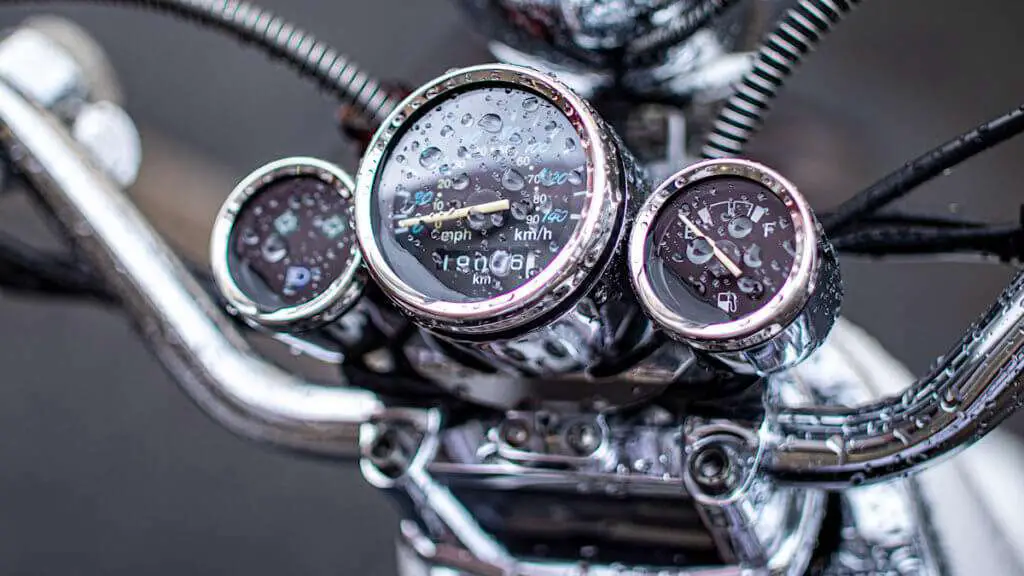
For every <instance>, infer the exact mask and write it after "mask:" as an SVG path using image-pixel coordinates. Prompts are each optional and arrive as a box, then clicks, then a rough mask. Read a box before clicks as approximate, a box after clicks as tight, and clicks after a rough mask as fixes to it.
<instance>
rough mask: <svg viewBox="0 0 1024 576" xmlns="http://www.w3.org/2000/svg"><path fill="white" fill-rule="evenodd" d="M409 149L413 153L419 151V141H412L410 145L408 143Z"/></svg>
mask: <svg viewBox="0 0 1024 576" xmlns="http://www.w3.org/2000/svg"><path fill="white" fill-rule="evenodd" d="M409 149H410V150H412V151H413V152H415V151H417V150H419V149H420V141H419V140H413V141H412V142H411V143H409Z"/></svg>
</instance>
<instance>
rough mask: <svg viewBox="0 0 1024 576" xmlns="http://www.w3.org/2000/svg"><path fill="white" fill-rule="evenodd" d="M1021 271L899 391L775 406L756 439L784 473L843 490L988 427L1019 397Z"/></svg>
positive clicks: (901, 470) (917, 463)
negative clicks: (864, 400) (867, 398)
mask: <svg viewBox="0 0 1024 576" xmlns="http://www.w3.org/2000/svg"><path fill="white" fill-rule="evenodd" d="M1022 375H1024V273H1018V275H1017V276H1016V278H1015V279H1014V280H1013V282H1011V284H1010V286H1008V287H1007V288H1006V290H1005V291H1004V292H1003V293H1002V294H1001V295H1000V297H999V299H998V300H997V302H996V303H995V305H994V306H993V307H992V308H991V309H990V310H989V312H988V313H987V314H985V315H984V316H983V317H982V318H981V319H980V320H979V321H978V322H977V323H975V324H974V325H973V326H972V327H971V328H970V329H969V330H968V331H967V333H966V334H965V335H964V337H963V339H962V340H961V341H960V342H959V343H958V344H957V345H956V346H954V347H953V349H952V350H951V351H950V352H949V354H947V355H946V356H943V357H941V358H940V359H939V361H938V362H936V364H935V367H934V368H932V370H931V372H930V373H929V374H928V375H927V376H925V377H923V378H921V379H919V380H918V381H917V382H915V383H914V384H913V385H912V386H910V387H909V388H907V389H906V390H905V391H904V392H903V393H902V394H898V395H894V396H890V397H888V398H884V399H882V400H877V401H874V402H871V403H868V404H865V405H862V406H859V407H851V408H829V407H823V406H808V407H796V408H778V409H777V412H776V413H775V414H770V415H769V420H770V422H771V426H770V427H769V428H768V429H767V433H766V434H765V435H764V437H763V439H762V441H763V442H764V443H765V444H766V448H767V450H768V451H769V455H768V461H767V466H768V469H769V470H770V471H771V472H772V473H773V474H774V475H776V476H778V477H779V478H780V479H783V480H785V481H789V482H799V483H810V484H814V485H817V486H828V487H831V488H836V489H841V488H846V487H849V486H850V485H857V484H862V483H865V482H877V481H881V480H885V479H889V478H892V477H895V476H899V475H903V474H907V473H909V472H913V471H916V470H919V469H921V468H923V467H924V466H926V465H929V464H932V463H934V462H935V461H937V460H939V459H942V458H945V457H948V456H950V455H952V454H954V453H956V452H957V451H958V450H960V449H962V448H964V447H966V446H968V445H970V444H971V443H973V442H975V441H977V440H979V439H980V438H982V437H983V436H984V435H985V434H987V433H988V432H991V431H992V430H993V429H994V428H995V427H996V426H997V425H998V424H999V423H1000V422H1001V421H1002V420H1003V419H1004V418H1006V417H1007V416H1009V415H1010V414H1012V413H1013V412H1014V411H1016V410H1017V409H1018V408H1019V407H1020V405H1021V402H1022V398H1024V395H1022V385H1024V378H1022Z"/></svg>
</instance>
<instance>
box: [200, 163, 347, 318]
mask: <svg viewBox="0 0 1024 576" xmlns="http://www.w3.org/2000/svg"><path fill="white" fill-rule="evenodd" d="M302 175H307V176H313V177H315V178H319V179H320V180H322V181H323V182H325V183H326V184H327V185H328V186H330V187H331V188H332V189H334V190H336V191H337V192H338V193H339V194H340V195H341V197H342V198H344V199H345V200H350V199H351V197H352V191H353V190H354V189H355V182H353V181H352V177H351V176H349V175H348V173H346V172H345V171H344V170H342V169H341V168H339V167H338V166H335V165H334V164H332V163H330V162H326V161H324V160H320V159H317V158H309V157H304V156H301V157H300V156H296V157H291V158H282V159H280V160H275V161H273V162H270V163H268V164H264V165H263V166H261V167H259V168H257V169H256V170H254V171H253V172H252V173H250V174H249V175H248V176H246V177H245V178H243V179H242V181H241V182H239V183H238V185H237V186H235V189H234V190H232V191H231V194H229V195H228V197H227V199H226V200H224V204H223V205H222V206H221V208H220V212H218V214H217V219H216V220H215V221H214V224H213V232H212V234H211V237H210V268H211V270H212V272H213V279H214V281H215V282H216V283H217V288H218V289H219V290H220V292H221V294H222V295H223V296H224V298H225V299H226V300H227V302H228V304H229V305H230V306H231V307H232V308H233V309H234V310H235V311H237V313H238V314H239V315H240V316H242V318H244V319H245V320H246V321H248V322H251V323H254V324H256V325H260V326H265V327H274V328H280V329H283V330H287V331H298V330H304V329H308V328H312V327H316V326H321V325H324V324H327V323H329V322H332V321H334V320H337V319H338V318H339V317H340V316H341V315H342V314H344V313H345V312H347V311H348V310H350V309H351V308H352V306H354V305H355V303H356V301H357V300H359V297H360V296H362V294H363V288H364V286H365V285H366V274H365V271H364V270H363V258H362V255H361V254H360V252H359V248H358V247H357V246H353V247H352V255H351V260H350V261H349V262H348V264H347V265H346V267H345V269H344V270H343V271H342V272H341V274H339V275H338V278H337V279H335V280H334V282H331V284H330V286H328V287H327V288H326V289H325V290H324V291H323V293H321V294H319V295H318V296H316V297H315V298H313V299H311V300H310V301H308V302H303V303H302V304H298V305H295V306H288V307H284V308H279V309H277V310H272V311H269V312H268V311H263V310H260V309H259V306H258V305H257V304H256V303H255V302H253V301H252V299H250V298H249V296H248V295H247V294H246V293H245V291H243V290H242V289H241V288H239V286H238V284H237V283H236V282H235V278H234V276H233V275H232V274H231V270H229V265H230V264H229V258H228V250H229V248H230V243H231V230H232V227H233V226H234V223H235V218H236V217H237V216H238V213H239V211H240V210H241V209H242V207H243V206H244V205H245V203H246V202H247V201H248V200H249V198H251V197H252V195H253V194H255V193H257V192H259V191H260V190H261V189H263V188H264V187H265V186H267V185H269V184H271V183H272V182H274V181H275V180H278V179H280V178H288V177H293V176H302ZM353 210H354V208H353V206H352V204H351V202H350V203H349V205H348V211H349V222H352V221H353V220H352V212H353Z"/></svg>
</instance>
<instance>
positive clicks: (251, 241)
mask: <svg viewBox="0 0 1024 576" xmlns="http://www.w3.org/2000/svg"><path fill="white" fill-rule="evenodd" d="M242 243H243V244H245V245H246V246H255V245H257V244H259V243H260V235H259V234H258V233H257V232H256V231H255V230H253V229H252V228H246V229H244V230H242Z"/></svg>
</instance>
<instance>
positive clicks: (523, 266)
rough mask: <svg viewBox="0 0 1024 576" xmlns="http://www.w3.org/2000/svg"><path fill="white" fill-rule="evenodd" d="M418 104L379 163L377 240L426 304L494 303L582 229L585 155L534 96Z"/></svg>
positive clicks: (478, 93)
mask: <svg viewBox="0 0 1024 576" xmlns="http://www.w3.org/2000/svg"><path fill="white" fill-rule="evenodd" d="M428 106H429V107H430V108H429V110H427V111H426V112H425V113H423V114H421V115H420V116H418V117H414V118H413V119H411V120H409V121H408V122H409V123H410V124H411V125H410V126H408V128H407V129H405V130H404V131H403V132H401V133H400V134H399V136H397V137H396V139H395V140H394V141H393V143H392V146H391V149H390V151H389V152H388V153H387V154H386V155H385V157H384V159H383V166H382V168H381V169H380V171H379V176H378V178H377V181H376V182H375V187H374V199H373V208H372V218H373V221H374V235H375V237H376V241H377V242H378V245H379V248H380V251H381V253H382V255H383V257H384V259H385V260H386V262H387V264H388V265H389V266H390V267H391V269H392V270H393V271H394V272H395V273H396V274H397V275H398V276H399V277H400V278H401V279H402V280H403V281H404V282H405V283H406V284H408V285H409V286H410V287H411V288H413V289H414V290H416V291H417V292H419V293H420V294H422V295H423V296H424V297H426V298H429V299H436V300H443V301H448V302H477V301H482V300H488V299H491V298H495V297H497V296H500V295H502V294H504V293H506V292H509V291H511V290H514V289H516V288H518V287H520V286H522V285H523V284H525V283H526V282H527V281H528V280H529V279H531V278H532V277H534V276H535V275H537V274H538V273H539V272H540V271H541V270H543V269H544V268H545V267H546V266H548V265H549V264H550V263H551V261H552V260H553V259H554V258H555V257H556V256H557V255H558V253H559V252H561V251H562V249H563V248H564V247H565V245H566V243H567V242H568V241H569V239H570V237H571V236H572V234H573V232H574V231H575V230H576V227H577V226H579V225H580V220H581V215H582V212H583V210H584V207H585V206H586V202H587V201H588V188H587V184H588V182H587V156H586V154H585V152H584V150H583V147H582V146H581V143H580V137H579V135H578V133H577V131H576V129H575V128H574V126H573V124H572V123H571V122H570V121H569V119H568V118H566V116H565V115H564V114H563V113H562V112H561V111H560V110H559V109H558V108H556V107H555V106H554V105H553V104H551V103H550V102H549V101H547V100H546V99H544V98H543V97H541V96H540V95H538V94H534V93H532V92H528V91H525V90H521V89H518V88H511V87H505V86H502V85H494V86H487V87H479V88H474V89H471V90H467V91H464V92H461V93H457V94H455V95H453V96H451V97H448V98H446V99H444V100H442V101H440V102H434V103H431V104H429V105H428Z"/></svg>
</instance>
